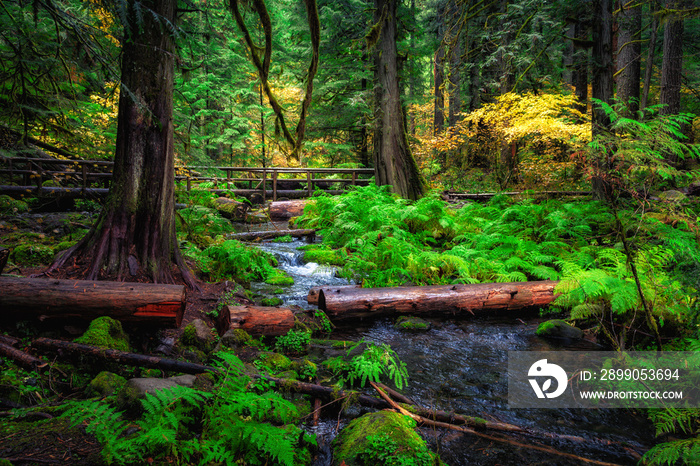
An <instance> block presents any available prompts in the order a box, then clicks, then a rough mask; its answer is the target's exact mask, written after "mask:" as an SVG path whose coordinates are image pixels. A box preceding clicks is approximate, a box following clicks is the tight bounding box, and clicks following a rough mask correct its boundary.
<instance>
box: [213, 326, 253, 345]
mask: <svg viewBox="0 0 700 466" xmlns="http://www.w3.org/2000/svg"><path fill="white" fill-rule="evenodd" d="M252 341H253V337H251V336H250V334H249V333H248V332H246V331H245V330H243V329H241V328H232V329H229V330H227V331H226V333H224V334H223V336H222V337H221V339H220V340H219V344H218V345H217V347H216V350H217V351H220V350H221V349H223V348H231V349H236V348H240V347H242V346H245V345H246V344H248V343H250V342H252Z"/></svg>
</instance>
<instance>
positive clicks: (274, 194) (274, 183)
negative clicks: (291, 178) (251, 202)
mask: <svg viewBox="0 0 700 466" xmlns="http://www.w3.org/2000/svg"><path fill="white" fill-rule="evenodd" d="M276 200H277V170H272V202H275V201H276Z"/></svg>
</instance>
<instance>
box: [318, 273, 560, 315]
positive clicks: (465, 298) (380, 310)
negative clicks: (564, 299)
mask: <svg viewBox="0 0 700 466" xmlns="http://www.w3.org/2000/svg"><path fill="white" fill-rule="evenodd" d="M556 284H557V282H555V281H540V282H518V283H479V284H476V285H443V286H403V287H393V288H354V287H347V286H341V287H323V288H321V289H320V290H319V295H318V307H319V308H320V309H321V310H322V311H324V312H325V313H326V314H327V315H328V317H329V318H330V319H331V320H343V319H358V318H363V317H381V316H385V315H392V314H393V315H396V314H407V315H422V316H441V315H442V316H444V315H462V316H465V315H473V314H475V313H482V314H483V313H484V312H493V311H497V310H508V311H511V310H516V309H527V308H536V307H542V306H546V305H547V304H549V303H551V302H552V301H554V299H555V297H556V296H555V295H554V287H555V286H556Z"/></svg>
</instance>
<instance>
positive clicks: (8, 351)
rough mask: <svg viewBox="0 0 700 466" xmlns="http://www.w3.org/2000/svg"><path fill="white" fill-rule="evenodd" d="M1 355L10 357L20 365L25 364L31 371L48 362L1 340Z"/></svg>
mask: <svg viewBox="0 0 700 466" xmlns="http://www.w3.org/2000/svg"><path fill="white" fill-rule="evenodd" d="M0 355H2V356H5V357H8V358H10V359H12V360H13V361H15V362H16V363H17V364H19V365H20V366H23V367H25V368H27V369H29V370H30V371H35V370H37V369H41V368H42V367H44V366H46V362H44V361H42V360H41V359H39V358H35V357H34V356H32V355H31V354H27V353H25V352H24V351H21V350H18V349H17V348H13V347H12V346H10V345H8V344H6V343H3V342H0Z"/></svg>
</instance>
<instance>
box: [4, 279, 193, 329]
mask: <svg viewBox="0 0 700 466" xmlns="http://www.w3.org/2000/svg"><path fill="white" fill-rule="evenodd" d="M0 289H2V293H0V316H1V317H3V318H8V317H10V318H15V319H18V318H23V319H26V318H27V317H40V318H42V319H43V318H66V317H79V318H83V319H88V320H92V319H95V318H97V317H100V316H104V315H107V316H110V317H113V318H115V319H118V320H122V321H138V322H144V323H154V324H158V325H167V326H171V327H178V326H179V325H180V322H181V321H182V315H183V313H184V311H185V304H186V301H185V288H184V287H183V286H181V285H156V284H152V283H124V282H110V281H99V282H95V281H87V280H55V279H48V280H46V279H38V278H11V277H0Z"/></svg>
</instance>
